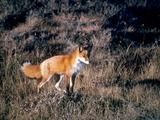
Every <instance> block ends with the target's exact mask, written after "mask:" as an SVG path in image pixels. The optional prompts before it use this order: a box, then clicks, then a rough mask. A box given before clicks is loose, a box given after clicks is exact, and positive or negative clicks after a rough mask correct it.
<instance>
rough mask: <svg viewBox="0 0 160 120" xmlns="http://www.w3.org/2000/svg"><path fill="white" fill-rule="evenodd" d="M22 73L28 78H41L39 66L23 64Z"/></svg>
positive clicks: (28, 63)
mask: <svg viewBox="0 0 160 120" xmlns="http://www.w3.org/2000/svg"><path fill="white" fill-rule="evenodd" d="M21 70H22V72H23V73H24V74H25V75H26V76H27V77H29V78H36V79H39V78H41V77H42V74H41V69H40V65H32V64H31V63H30V62H26V63H23V65H22V66H21Z"/></svg>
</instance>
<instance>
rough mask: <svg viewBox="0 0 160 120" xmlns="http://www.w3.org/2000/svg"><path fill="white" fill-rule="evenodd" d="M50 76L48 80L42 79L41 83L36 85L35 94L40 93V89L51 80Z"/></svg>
mask: <svg viewBox="0 0 160 120" xmlns="http://www.w3.org/2000/svg"><path fill="white" fill-rule="evenodd" d="M51 77H52V75H50V76H49V77H48V78H45V77H43V78H42V81H41V82H40V83H39V84H38V87H37V93H39V91H40V88H41V87H42V86H43V85H44V84H45V83H46V82H47V81H49V80H50V79H51Z"/></svg>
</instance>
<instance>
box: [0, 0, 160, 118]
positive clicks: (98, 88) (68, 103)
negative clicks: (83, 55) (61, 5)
mask: <svg viewBox="0 0 160 120" xmlns="http://www.w3.org/2000/svg"><path fill="white" fill-rule="evenodd" d="M98 2H99V1H98ZM4 3H5V2H4ZM42 3H45V1H43V2H42ZM51 3H52V2H51ZM93 3H96V1H95V2H93ZM99 3H101V2H99ZM124 3H127V4H128V6H135V5H136V4H137V5H141V6H146V1H141V2H140V3H139V2H138V1H137V2H136V3H133V1H132V0H129V1H125V2H124ZM25 4H26V5H28V4H29V2H28V1H26V3H25ZM35 4H36V5H39V7H40V5H41V4H40V3H39V4H38V3H35ZM47 4H49V3H48V1H47ZM18 5H21V4H18V3H17V6H18ZM45 5H46V4H45ZM52 5H53V3H52V4H51V6H52ZM8 6H9V5H8ZM95 6H96V4H95ZM93 7H94V6H93ZM49 8H50V7H49ZM49 8H48V9H47V6H43V5H42V7H40V8H38V7H37V8H36V9H39V11H38V10H37V11H36V9H34V10H35V13H33V14H32V15H28V16H27V20H26V21H25V22H24V23H19V24H18V25H17V26H14V27H13V29H5V28H3V29H1V30H2V33H1V34H0V119H2V120H3V119H4V120H8V119H20V120H21V119H24V120H25V119H26V120H28V119H39V120H41V119H49V120H52V119H71V120H72V119H86V120H88V119H93V120H104V119H109V120H113V119H114V120H115V119H116V120H124V119H130V120H137V119H138V120H139V119H149V120H155V119H157V120H158V119H160V101H159V99H160V92H159V91H160V70H159V69H160V55H159V53H160V46H159V44H158V43H157V44H156V43H154V44H150V45H148V44H147V45H144V44H140V45H135V44H134V42H131V43H130V44H125V45H126V46H125V45H123V42H124V41H125V40H126V41H127V40H128V39H129V38H125V40H124V41H121V43H120V42H119V41H118V43H117V44H116V42H115V43H114V40H115V39H114V38H116V39H120V40H122V39H123V35H122V36H119V34H118V32H124V33H134V32H136V30H137V28H136V26H134V25H131V24H129V23H127V22H125V25H124V26H121V25H120V24H118V25H117V24H116V25H117V26H116V27H115V28H117V29H115V28H112V27H110V28H109V27H107V28H105V27H104V25H105V24H110V22H109V21H107V19H108V18H107V17H108V16H107V15H108V14H109V16H112V15H113V16H114V15H115V14H116V13H117V14H118V12H117V11H120V9H121V7H120V8H119V7H118V6H117V5H116V4H110V7H107V8H106V9H105V10H104V11H105V12H106V13H107V15H106V14H105V13H96V14H93V12H88V13H87V14H85V13H83V14H73V13H72V12H68V13H63V12H62V13H59V14H57V15H55V14H54V15H53V16H52V17H51V18H50V19H49V18H45V17H44V13H47V12H48V11H50V9H49ZM12 9H15V8H12ZM17 9H18V8H17ZM52 9H53V8H52ZM92 9H94V10H95V11H96V9H98V7H97V8H96V7H95V8H92ZM7 10H8V9H7V8H6V9H5V11H4V12H3V15H1V16H0V19H3V18H5V17H6V16H7V15H9V13H6V11H7ZM42 10H44V13H43V12H42ZM41 12H42V13H41ZM14 13H15V12H14ZM36 14H38V15H37V16H38V17H36ZM121 27H123V29H121ZM158 30H159V28H157V29H154V28H151V29H150V28H148V29H144V28H142V27H141V28H140V29H138V32H140V33H141V32H142V33H144V34H145V35H147V33H157V32H158ZM115 31H116V32H117V31H118V32H117V34H113V33H114V32H115ZM122 34H123V33H122ZM85 40H90V41H91V42H92V43H93V45H94V47H93V50H92V54H91V57H90V64H89V65H87V66H86V67H85V68H84V70H83V71H81V72H80V73H79V75H78V76H77V79H76V81H75V82H76V84H75V89H74V91H75V93H74V94H72V95H71V96H66V95H65V94H63V93H62V92H58V91H56V90H55V89H54V85H55V81H56V79H57V77H56V76H54V77H53V78H52V80H50V81H49V82H48V83H46V84H45V85H44V86H43V87H42V89H41V92H40V94H37V93H36V87H37V84H38V83H39V81H38V80H34V79H33V80H32V79H29V78H27V77H25V76H24V74H23V73H22V72H21V71H20V66H21V65H22V63H23V62H26V61H30V62H31V63H33V64H39V63H41V62H42V61H43V60H45V59H46V58H49V57H51V56H54V55H57V54H68V53H70V52H71V51H72V50H73V49H74V48H75V47H76V46H77V43H80V42H83V41H85ZM128 41H129V40H128ZM126 43H127V42H126ZM61 87H62V88H64V83H63V82H62V84H61Z"/></svg>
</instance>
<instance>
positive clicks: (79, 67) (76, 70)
mask: <svg viewBox="0 0 160 120" xmlns="http://www.w3.org/2000/svg"><path fill="white" fill-rule="evenodd" d="M84 66H85V63H83V62H81V61H79V60H78V59H76V62H75V64H74V65H73V69H72V74H78V73H79V72H80V71H81V70H82V69H83V67H84Z"/></svg>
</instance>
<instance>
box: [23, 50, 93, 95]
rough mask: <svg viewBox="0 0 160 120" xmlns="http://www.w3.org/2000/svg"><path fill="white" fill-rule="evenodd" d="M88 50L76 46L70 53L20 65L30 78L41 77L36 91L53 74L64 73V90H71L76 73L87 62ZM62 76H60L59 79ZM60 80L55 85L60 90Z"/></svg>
mask: <svg viewBox="0 0 160 120" xmlns="http://www.w3.org/2000/svg"><path fill="white" fill-rule="evenodd" d="M89 50H90V49H88V48H87V49H86V48H85V49H83V48H82V47H80V48H76V50H75V51H74V52H73V53H72V54H71V55H59V56H54V57H51V58H49V59H46V60H45V61H43V62H42V63H41V64H40V65H31V64H28V63H25V64H23V66H22V71H23V72H24V74H25V75H26V76H28V77H30V78H40V77H42V80H41V82H40V83H39V84H38V87H37V92H38V93H39V90H40V88H41V87H42V86H43V85H44V84H45V83H46V82H47V81H49V80H50V78H51V76H52V75H53V74H60V75H64V76H65V83H66V92H67V93H69V92H70V91H71V92H73V87H74V81H75V78H76V75H77V74H78V72H79V71H80V70H81V69H82V68H83V66H84V65H85V64H89V58H88V57H89V52H90V51H89ZM62 78H63V77H62ZM62 78H60V81H61V80H62ZM60 81H59V82H58V83H57V84H56V86H55V87H56V88H57V89H58V90H61V89H60V88H59V83H60Z"/></svg>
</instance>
